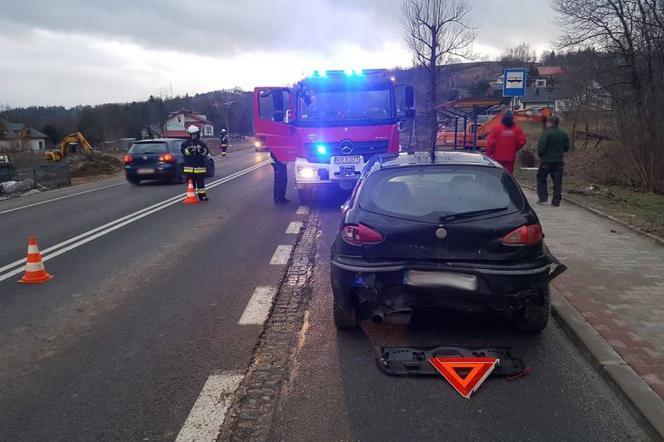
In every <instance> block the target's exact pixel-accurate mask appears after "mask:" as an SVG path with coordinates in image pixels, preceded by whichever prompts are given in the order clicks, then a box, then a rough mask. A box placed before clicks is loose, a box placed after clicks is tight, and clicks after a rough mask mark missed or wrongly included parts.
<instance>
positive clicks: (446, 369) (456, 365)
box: [429, 356, 500, 399]
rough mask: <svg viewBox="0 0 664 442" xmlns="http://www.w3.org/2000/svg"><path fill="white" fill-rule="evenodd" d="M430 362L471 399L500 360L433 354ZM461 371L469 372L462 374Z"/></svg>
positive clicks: (462, 394) (455, 387)
mask: <svg viewBox="0 0 664 442" xmlns="http://www.w3.org/2000/svg"><path fill="white" fill-rule="evenodd" d="M429 362H430V363H431V365H433V366H434V368H435V369H436V370H438V372H439V373H440V374H442V375H443V377H444V378H445V379H447V382H449V383H450V384H451V385H452V387H454V389H455V390H456V391H458V392H459V394H460V395H461V396H463V397H465V398H466V399H470V395H471V394H473V392H474V391H475V390H477V389H478V388H479V387H480V385H482V382H484V380H485V379H486V378H487V377H489V375H490V374H491V372H492V371H493V369H494V368H495V367H496V364H498V362H500V360H499V359H496V358H459V357H442V356H439V357H437V356H432V357H431V358H429ZM460 372H467V373H466V374H464V375H461V374H460Z"/></svg>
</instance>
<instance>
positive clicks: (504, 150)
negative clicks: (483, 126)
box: [486, 111, 527, 175]
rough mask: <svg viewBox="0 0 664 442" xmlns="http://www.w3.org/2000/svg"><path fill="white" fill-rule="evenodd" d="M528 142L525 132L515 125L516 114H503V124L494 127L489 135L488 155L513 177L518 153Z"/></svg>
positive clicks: (508, 112) (509, 112)
mask: <svg viewBox="0 0 664 442" xmlns="http://www.w3.org/2000/svg"><path fill="white" fill-rule="evenodd" d="M526 141H527V140H526V135H525V134H524V133H523V130H522V129H521V128H520V127H519V126H517V125H516V123H514V114H512V112H511V111H507V112H505V114H503V119H502V122H501V124H499V125H497V126H496V127H494V128H493V129H492V130H491V133H490V134H489V139H488V147H487V150H486V154H487V156H488V157H490V158H493V159H494V160H496V161H497V162H499V163H500V164H501V165H502V166H503V167H504V168H505V170H506V171H508V172H509V173H510V175H512V174H514V162H515V161H516V153H517V152H518V151H519V150H521V148H522V147H523V146H525V145H526Z"/></svg>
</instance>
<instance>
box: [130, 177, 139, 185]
mask: <svg viewBox="0 0 664 442" xmlns="http://www.w3.org/2000/svg"><path fill="white" fill-rule="evenodd" d="M127 181H128V182H129V184H133V185H134V186H138V185H140V184H141V180H140V179H139V178H127Z"/></svg>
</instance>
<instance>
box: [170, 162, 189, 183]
mask: <svg viewBox="0 0 664 442" xmlns="http://www.w3.org/2000/svg"><path fill="white" fill-rule="evenodd" d="M185 178H186V177H185V176H184V166H180V167H178V168H177V171H176V172H175V175H173V178H172V179H171V183H173V184H183V183H184V182H185V181H186V179H185Z"/></svg>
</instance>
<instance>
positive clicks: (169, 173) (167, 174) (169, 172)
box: [124, 164, 177, 180]
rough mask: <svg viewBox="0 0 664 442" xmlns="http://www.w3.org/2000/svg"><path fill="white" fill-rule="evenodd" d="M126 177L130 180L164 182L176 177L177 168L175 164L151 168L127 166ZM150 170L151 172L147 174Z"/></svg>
mask: <svg viewBox="0 0 664 442" xmlns="http://www.w3.org/2000/svg"><path fill="white" fill-rule="evenodd" d="M124 169H125V175H126V176H127V178H130V179H141V180H163V179H170V178H173V177H175V175H176V174H177V168H176V166H175V165H173V164H164V165H150V166H125V168H124ZM147 170H150V171H151V172H149V173H148V172H147Z"/></svg>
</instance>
